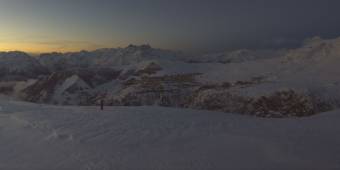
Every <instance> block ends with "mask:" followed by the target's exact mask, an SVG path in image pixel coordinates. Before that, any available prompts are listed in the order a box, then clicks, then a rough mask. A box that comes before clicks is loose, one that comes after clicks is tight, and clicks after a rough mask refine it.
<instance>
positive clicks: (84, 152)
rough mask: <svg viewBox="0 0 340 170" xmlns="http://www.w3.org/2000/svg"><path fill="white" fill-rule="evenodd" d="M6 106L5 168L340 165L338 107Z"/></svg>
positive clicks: (2, 124) (0, 128)
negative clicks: (262, 111)
mask: <svg viewBox="0 0 340 170" xmlns="http://www.w3.org/2000/svg"><path fill="white" fill-rule="evenodd" d="M0 105H1V106H2V110H1V111H0V136H1V140H0V169H6V170H46V169H49V170H59V169H63V170H78V169H79V170H83V169H91V170H105V169H108V170H109V169H115V170H119V169H124V170H127V169H131V170H132V169H141V170H149V169H162V170H167V169H169V170H170V169H171V170H172V169H183V170H190V169H192V170H207V169H236V170H238V169H240V170H241V169H242V170H244V169H255V170H262V169H268V170H269V169H282V170H285V169H291V170H301V169H323V170H333V169H339V168H340V161H339V160H340V145H339V143H340V135H339V134H340V133H339V132H340V126H339V123H338V122H339V121H340V111H339V110H337V111H333V112H328V113H324V114H322V115H318V116H314V117H310V118H303V119H259V118H254V117H248V116H239V115H234V114H227V113H218V112H207V111H193V110H183V109H170V108H161V107H107V108H106V109H105V111H99V109H98V108H97V107H57V106H47V105H36V104H29V103H23V102H9V101H8V100H2V101H1V102H0Z"/></svg>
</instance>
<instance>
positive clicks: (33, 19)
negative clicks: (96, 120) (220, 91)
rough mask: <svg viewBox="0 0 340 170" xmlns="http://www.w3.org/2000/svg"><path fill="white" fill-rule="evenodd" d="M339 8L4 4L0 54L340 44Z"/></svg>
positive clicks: (31, 0)
mask: <svg viewBox="0 0 340 170" xmlns="http://www.w3.org/2000/svg"><path fill="white" fill-rule="evenodd" d="M339 7H340V1H339V0H0V51H11V50H20V51H26V52H32V53H40V52H50V51H60V52H65V51H78V50H82V49H84V50H93V49H97V48H111V47H125V46H127V45H129V44H137V45H140V44H150V45H151V46H153V47H157V48H165V49H174V50H181V51H187V52H217V51H227V50H232V49H240V48H253V49H257V48H291V47H294V46H297V45H299V44H300V43H301V42H302V41H303V40H304V39H306V38H311V37H314V36H321V37H323V38H335V37H338V36H340V10H339Z"/></svg>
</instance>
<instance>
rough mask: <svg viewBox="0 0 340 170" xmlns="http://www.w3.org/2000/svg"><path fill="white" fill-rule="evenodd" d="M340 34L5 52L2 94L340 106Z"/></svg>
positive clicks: (245, 108) (314, 109)
mask: <svg viewBox="0 0 340 170" xmlns="http://www.w3.org/2000/svg"><path fill="white" fill-rule="evenodd" d="M339 65H340V38H337V39H331V40H324V39H321V38H317V37H316V38H312V39H309V40H306V41H305V43H304V45H303V46H301V47H299V48H296V49H278V50H247V49H243V50H237V51H232V52H225V53H217V54H208V55H201V56H188V55H185V54H183V53H180V52H174V51H170V50H162V49H154V48H152V47H151V46H149V45H141V46H135V45H130V46H128V47H126V48H112V49H98V50H95V51H80V52H73V53H46V54H41V55H39V56H38V57H32V56H30V55H28V54H26V53H23V52H1V53H0V93H2V94H4V95H8V96H11V97H13V98H16V99H21V100H25V101H29V102H35V103H48V104H57V105H97V104H98V103H99V102H100V101H101V100H104V101H105V104H106V105H111V106H143V105H159V106H165V107H180V108H192V109H203V110H212V111H223V112H232V113H240V114H248V115H255V116H260V117H292V116H293V117H301V116H310V115H314V114H317V113H322V112H325V111H330V110H333V109H336V108H338V107H339V106H340V91H339V89H340V77H339V75H340V69H338V66H339Z"/></svg>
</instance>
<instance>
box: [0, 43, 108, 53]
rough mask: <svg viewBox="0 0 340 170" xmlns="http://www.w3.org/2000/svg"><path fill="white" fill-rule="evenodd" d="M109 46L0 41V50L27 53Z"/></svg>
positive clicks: (70, 50) (92, 48)
mask: <svg viewBox="0 0 340 170" xmlns="http://www.w3.org/2000/svg"><path fill="white" fill-rule="evenodd" d="M107 47H109V46H105V45H96V44H86V43H76V42H75V43H72V42H70V43H14V42H12V43H1V42H0V51H23V52H27V53H47V52H74V51H81V50H95V49H98V48H107Z"/></svg>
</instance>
